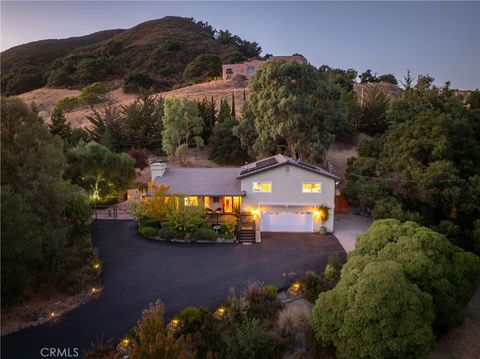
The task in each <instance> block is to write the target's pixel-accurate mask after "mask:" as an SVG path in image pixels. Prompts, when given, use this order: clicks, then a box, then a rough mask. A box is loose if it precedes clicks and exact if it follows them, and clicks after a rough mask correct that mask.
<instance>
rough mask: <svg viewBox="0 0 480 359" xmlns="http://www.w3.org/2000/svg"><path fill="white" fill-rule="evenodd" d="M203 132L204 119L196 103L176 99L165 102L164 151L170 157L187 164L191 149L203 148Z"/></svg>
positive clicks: (185, 99)
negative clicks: (175, 157)
mask: <svg viewBox="0 0 480 359" xmlns="http://www.w3.org/2000/svg"><path fill="white" fill-rule="evenodd" d="M202 132H203V119H202V118H201V117H200V115H199V111H198V106H197V104H196V103H195V102H193V101H190V100H188V99H187V98H184V99H183V100H180V99H178V98H176V97H172V98H170V99H168V100H166V101H165V106H164V116H163V131H162V149H163V151H164V152H165V153H166V154H167V155H168V156H177V157H179V158H180V160H181V161H182V162H185V160H186V158H187V156H188V149H189V147H193V146H195V147H203V145H204V141H203V138H202V137H201V136H200V135H201V134H202Z"/></svg>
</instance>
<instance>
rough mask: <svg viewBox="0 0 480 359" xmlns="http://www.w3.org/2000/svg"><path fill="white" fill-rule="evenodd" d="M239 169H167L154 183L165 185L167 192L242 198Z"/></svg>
mask: <svg viewBox="0 0 480 359" xmlns="http://www.w3.org/2000/svg"><path fill="white" fill-rule="evenodd" d="M239 170H240V169H239V168H203V167H202V168H198V167H197V168H167V170H166V172H165V174H164V175H163V177H156V178H155V183H156V184H157V185H159V184H167V185H168V186H169V189H168V192H169V193H170V194H172V193H183V194H191V195H194V196H223V195H225V196H243V195H244V194H245V193H244V192H242V191H241V189H240V180H239V179H238V178H237V176H238V173H239Z"/></svg>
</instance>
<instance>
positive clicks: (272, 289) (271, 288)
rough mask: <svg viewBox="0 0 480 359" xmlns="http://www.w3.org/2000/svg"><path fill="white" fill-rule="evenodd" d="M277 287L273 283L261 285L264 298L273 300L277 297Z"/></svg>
mask: <svg viewBox="0 0 480 359" xmlns="http://www.w3.org/2000/svg"><path fill="white" fill-rule="evenodd" d="M277 292H278V288H277V287H276V286H275V285H273V284H268V285H266V286H264V287H263V294H264V295H265V297H266V298H268V299H270V300H273V299H276V298H277Z"/></svg>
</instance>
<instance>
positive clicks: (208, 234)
mask: <svg viewBox="0 0 480 359" xmlns="http://www.w3.org/2000/svg"><path fill="white" fill-rule="evenodd" d="M192 237H193V238H194V239H195V240H201V241H216V240H217V233H215V231H214V230H212V229H210V228H198V229H197V230H196V231H195V232H194V233H193V235H192Z"/></svg>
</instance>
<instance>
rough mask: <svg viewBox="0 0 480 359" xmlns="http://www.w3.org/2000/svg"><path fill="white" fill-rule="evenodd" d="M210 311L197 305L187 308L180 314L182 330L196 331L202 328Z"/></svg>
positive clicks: (187, 331)
mask: <svg viewBox="0 0 480 359" xmlns="http://www.w3.org/2000/svg"><path fill="white" fill-rule="evenodd" d="M208 314H209V313H208V311H205V310H201V309H198V308H195V307H187V308H185V309H184V310H183V311H182V312H181V313H180V314H179V316H178V319H180V322H181V323H182V324H181V332H183V333H185V334H187V333H194V332H196V331H197V330H199V329H200V326H201V325H202V323H203V321H204V318H205V316H206V315H208Z"/></svg>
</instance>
